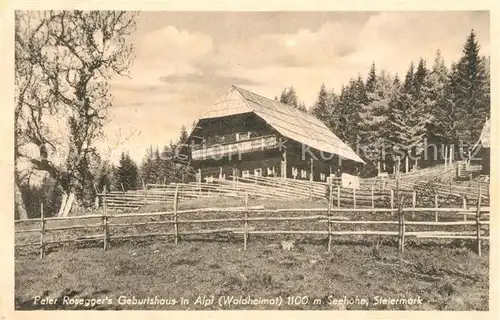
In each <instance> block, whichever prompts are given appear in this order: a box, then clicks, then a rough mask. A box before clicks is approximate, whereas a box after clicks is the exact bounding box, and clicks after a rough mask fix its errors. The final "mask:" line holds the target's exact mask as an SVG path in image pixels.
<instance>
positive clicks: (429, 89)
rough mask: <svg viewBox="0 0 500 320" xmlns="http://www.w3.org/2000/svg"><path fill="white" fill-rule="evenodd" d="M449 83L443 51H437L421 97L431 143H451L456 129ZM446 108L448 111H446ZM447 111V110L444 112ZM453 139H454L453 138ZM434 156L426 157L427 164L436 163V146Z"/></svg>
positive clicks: (428, 139) (432, 150)
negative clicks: (448, 98) (451, 107)
mask: <svg viewBox="0 0 500 320" xmlns="http://www.w3.org/2000/svg"><path fill="white" fill-rule="evenodd" d="M448 85H449V74H448V68H447V67H446V65H445V64H444V61H443V58H442V57H441V52H440V51H439V50H438V51H437V52H436V57H435V59H434V64H433V66H432V69H431V71H430V72H428V74H427V77H426V78H425V79H424V83H423V86H422V90H421V91H422V92H421V94H422V96H421V99H422V100H423V103H424V114H425V120H426V138H425V139H426V141H427V143H428V144H430V145H434V146H438V145H442V144H443V143H450V138H449V135H450V134H451V133H452V132H453V131H454V130H453V129H452V128H453V126H454V125H455V120H454V117H453V113H452V114H449V112H448V108H447V107H449V104H448V102H447V99H446V96H447V88H448ZM445 110H446V111H445ZM443 111H445V112H443ZM451 140H453V139H451ZM430 150H431V151H430V152H432V153H433V154H432V156H433V157H432V158H431V157H428V158H427V159H424V160H425V161H426V164H427V165H431V164H434V163H435V160H434V159H436V160H437V158H436V155H435V154H434V152H435V151H438V152H439V150H437V149H435V148H431V149H430Z"/></svg>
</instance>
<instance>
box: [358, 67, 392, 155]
mask: <svg viewBox="0 0 500 320" xmlns="http://www.w3.org/2000/svg"><path fill="white" fill-rule="evenodd" d="M374 72H375V67H374V65H373V66H372V69H371V71H370V74H369V76H368V81H367V85H366V88H367V90H366V91H367V92H366V93H367V103H366V104H364V105H363V106H362V109H361V111H360V118H361V123H360V139H361V144H362V145H363V147H364V149H365V150H366V153H367V157H366V160H368V161H370V162H372V163H373V164H376V163H377V162H379V161H381V160H384V159H385V156H384V150H385V149H386V148H387V147H388V146H387V141H386V140H387V138H388V137H387V136H388V135H389V133H390V127H389V113H390V109H389V103H390V98H391V93H392V87H393V84H392V80H391V77H390V76H389V74H387V73H386V72H385V71H384V70H382V71H381V72H380V75H379V76H377V75H376V74H375V73H374ZM368 88H369V89H370V90H368ZM368 155H369V156H368Z"/></svg>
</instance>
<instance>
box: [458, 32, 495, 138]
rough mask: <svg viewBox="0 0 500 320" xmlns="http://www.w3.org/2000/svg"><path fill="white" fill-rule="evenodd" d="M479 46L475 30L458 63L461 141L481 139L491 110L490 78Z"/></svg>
mask: <svg viewBox="0 0 500 320" xmlns="http://www.w3.org/2000/svg"><path fill="white" fill-rule="evenodd" d="M479 49H480V46H479V43H478V42H477V40H476V34H475V32H474V30H472V31H471V33H470V35H469V37H468V38H467V41H466V43H465V45H464V49H463V53H462V57H461V58H460V60H459V62H458V64H457V71H458V78H457V84H456V85H457V87H456V89H457V91H456V95H455V99H456V100H455V105H456V106H457V107H458V110H457V111H458V113H459V117H460V121H459V123H458V130H459V132H460V135H461V137H460V138H461V140H462V139H464V140H465V141H464V142H465V143H467V144H474V143H475V142H476V141H477V140H478V139H479V136H480V134H481V130H482V127H483V124H484V122H485V120H486V118H487V117H488V116H489V113H490V99H489V79H488V75H487V71H486V70H485V67H486V65H485V64H484V63H482V58H481V57H480V55H479Z"/></svg>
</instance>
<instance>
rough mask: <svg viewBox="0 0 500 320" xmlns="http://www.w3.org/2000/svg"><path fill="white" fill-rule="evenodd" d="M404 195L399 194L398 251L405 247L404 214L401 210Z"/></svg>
mask: <svg viewBox="0 0 500 320" xmlns="http://www.w3.org/2000/svg"><path fill="white" fill-rule="evenodd" d="M403 203H404V195H402V196H401V199H400V202H399V206H398V217H399V224H398V225H399V239H398V240H399V241H398V242H399V252H400V253H401V254H403V253H404V247H405V214H404V210H403Z"/></svg>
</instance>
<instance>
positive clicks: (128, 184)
mask: <svg viewBox="0 0 500 320" xmlns="http://www.w3.org/2000/svg"><path fill="white" fill-rule="evenodd" d="M115 176H116V180H115V181H116V182H115V183H116V185H115V188H116V189H117V190H122V187H123V189H124V190H125V191H127V190H136V189H137V186H138V182H139V171H138V168H137V164H136V163H135V162H134V160H133V159H132V158H131V157H130V156H129V154H128V153H122V154H121V157H120V162H119V164H118V167H117V168H116V173H115Z"/></svg>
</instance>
